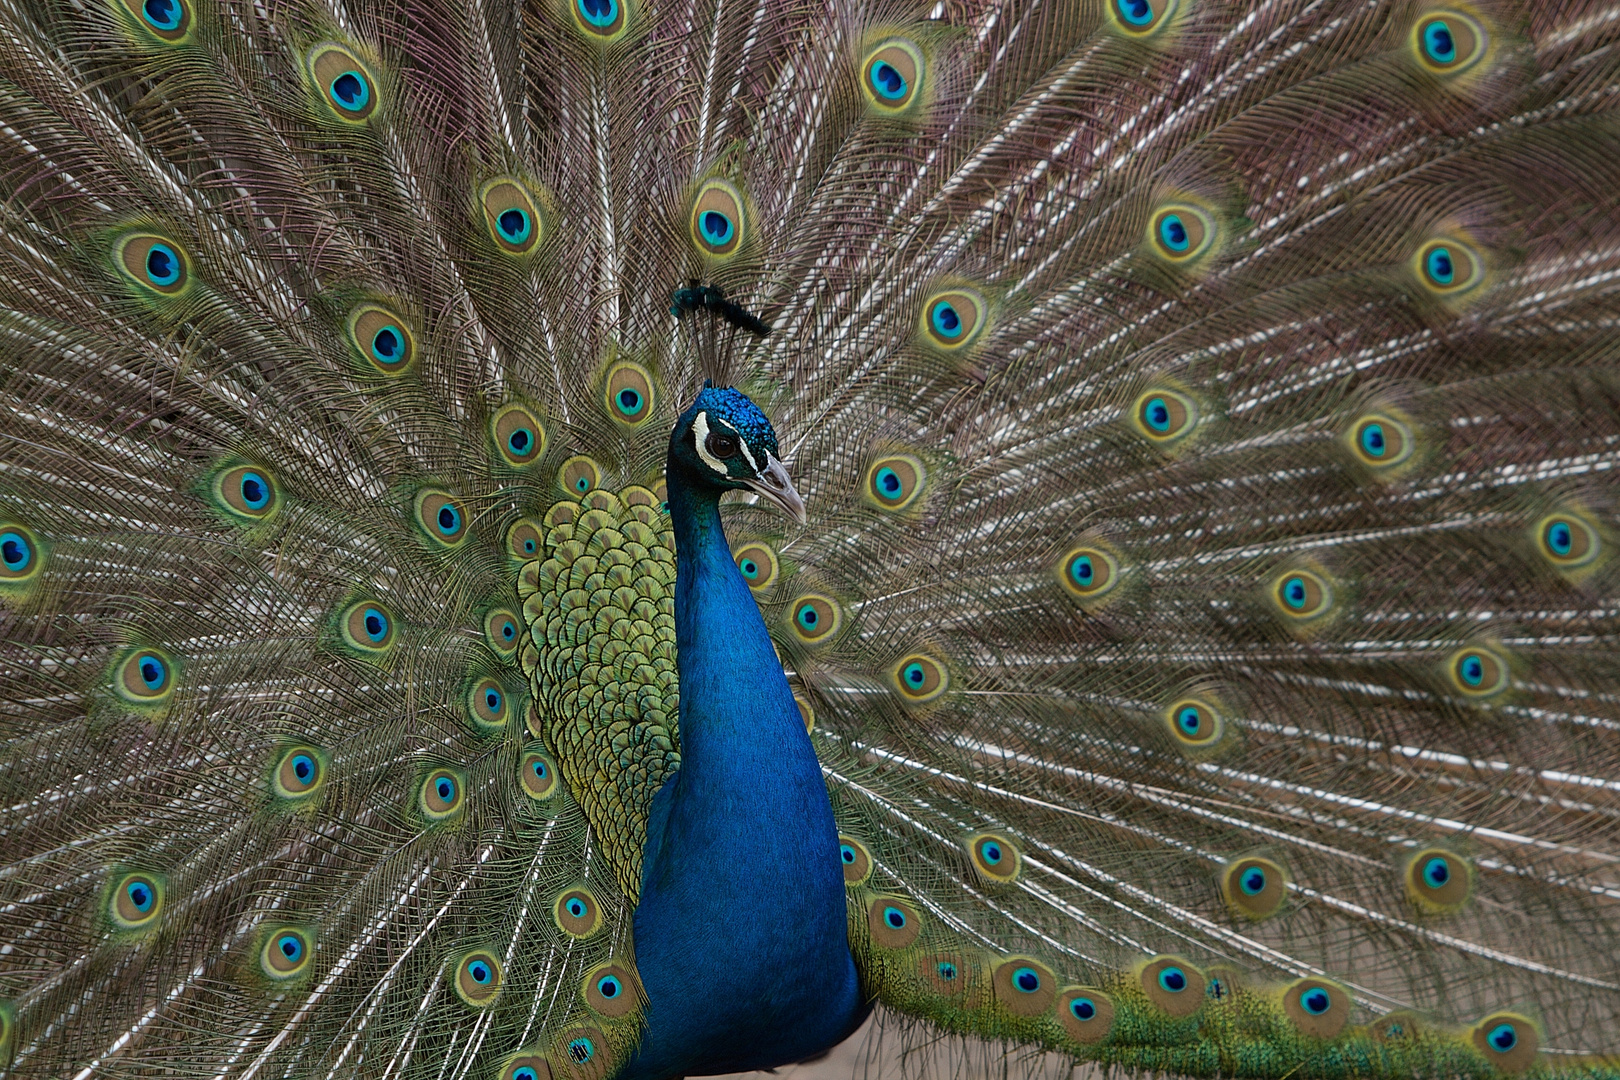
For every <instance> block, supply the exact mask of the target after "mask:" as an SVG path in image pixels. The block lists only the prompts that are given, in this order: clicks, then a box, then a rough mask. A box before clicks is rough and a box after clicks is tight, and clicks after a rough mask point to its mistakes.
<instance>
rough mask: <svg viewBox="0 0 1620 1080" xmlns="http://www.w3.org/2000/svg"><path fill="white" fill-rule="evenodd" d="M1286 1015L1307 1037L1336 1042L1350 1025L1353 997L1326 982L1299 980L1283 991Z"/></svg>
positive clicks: (1322, 980) (1308, 979) (1333, 984)
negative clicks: (1351, 999)
mask: <svg viewBox="0 0 1620 1080" xmlns="http://www.w3.org/2000/svg"><path fill="white" fill-rule="evenodd" d="M1282 1003H1283V1013H1284V1015H1286V1016H1287V1017H1288V1019H1289V1020H1290V1021H1292V1023H1293V1025H1294V1027H1295V1028H1297V1029H1298V1030H1299V1032H1300V1033H1301V1034H1303V1035H1307V1036H1309V1037H1311V1038H1313V1039H1334V1038H1337V1037H1338V1035H1339V1033H1340V1032H1341V1031H1343V1030H1344V1028H1345V1025H1346V1024H1348V1023H1349V1022H1350V995H1349V994H1348V993H1347V992H1346V991H1345V989H1344V987H1342V986H1340V985H1338V984H1337V983H1331V982H1328V981H1327V980H1325V979H1311V978H1307V979H1296V980H1294V982H1292V983H1290V984H1289V985H1288V987H1287V988H1286V989H1284V990H1283V998H1282Z"/></svg>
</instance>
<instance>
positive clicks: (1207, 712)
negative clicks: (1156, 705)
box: [1164, 698, 1224, 748]
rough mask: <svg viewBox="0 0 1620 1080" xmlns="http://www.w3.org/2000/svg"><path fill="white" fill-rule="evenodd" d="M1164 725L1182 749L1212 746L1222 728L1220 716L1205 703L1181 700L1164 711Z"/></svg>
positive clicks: (1194, 700)
mask: <svg viewBox="0 0 1620 1080" xmlns="http://www.w3.org/2000/svg"><path fill="white" fill-rule="evenodd" d="M1164 719H1165V723H1166V724H1167V725H1168V726H1169V728H1170V734H1171V735H1173V736H1174V737H1175V739H1176V742H1177V743H1179V744H1181V745H1182V746H1183V747H1191V748H1204V747H1209V746H1212V745H1214V743H1215V742H1216V741H1217V740H1218V739H1219V738H1220V737H1221V732H1222V729H1223V727H1224V725H1223V723H1222V721H1221V714H1220V713H1219V712H1217V711H1216V710H1215V709H1214V708H1213V707H1212V706H1210V705H1209V704H1208V703H1207V702H1203V701H1198V700H1197V699H1195V698H1183V699H1182V700H1180V701H1178V702H1176V703H1175V704H1174V705H1172V706H1170V708H1168V709H1166V710H1165V714H1164Z"/></svg>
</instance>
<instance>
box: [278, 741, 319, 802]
mask: <svg viewBox="0 0 1620 1080" xmlns="http://www.w3.org/2000/svg"><path fill="white" fill-rule="evenodd" d="M325 779H326V755H325V754H323V753H322V752H321V751H319V750H317V749H315V748H314V747H313V746H294V747H291V748H289V749H286V750H283V751H282V752H281V757H280V758H279V759H278V760H277V762H276V771H275V789H276V794H277V795H280V796H281V797H282V798H284V799H303V798H305V797H307V796H309V795H311V794H313V793H314V792H315V790H316V789H317V788H319V787H320V786H321V783H322V782H323V781H324V780H325Z"/></svg>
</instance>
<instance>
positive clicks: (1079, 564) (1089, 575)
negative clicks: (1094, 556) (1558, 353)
mask: <svg viewBox="0 0 1620 1080" xmlns="http://www.w3.org/2000/svg"><path fill="white" fill-rule="evenodd" d="M1096 574H1097V572H1096V569H1095V568H1094V567H1093V566H1092V565H1091V556H1090V555H1082V556H1080V557H1079V558H1078V559H1076V560H1074V562H1072V563H1070V564H1069V576H1070V577H1072V578H1074V582H1075V584H1076V585H1082V586H1084V585H1090V584H1091V582H1092V579H1093V578H1095V577H1096Z"/></svg>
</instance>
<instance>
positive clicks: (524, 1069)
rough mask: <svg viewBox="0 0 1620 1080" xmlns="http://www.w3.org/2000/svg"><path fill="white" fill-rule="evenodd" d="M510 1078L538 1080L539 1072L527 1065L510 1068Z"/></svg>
mask: <svg viewBox="0 0 1620 1080" xmlns="http://www.w3.org/2000/svg"><path fill="white" fill-rule="evenodd" d="M512 1080H540V1074H539V1073H537V1072H535V1071H534V1070H533V1069H531V1068H529V1067H528V1066H527V1065H522V1066H519V1067H518V1068H516V1069H513V1070H512Z"/></svg>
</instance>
